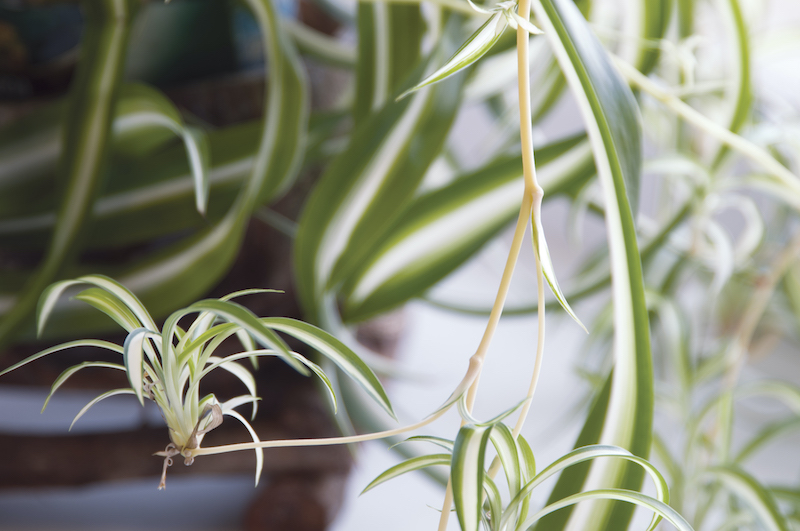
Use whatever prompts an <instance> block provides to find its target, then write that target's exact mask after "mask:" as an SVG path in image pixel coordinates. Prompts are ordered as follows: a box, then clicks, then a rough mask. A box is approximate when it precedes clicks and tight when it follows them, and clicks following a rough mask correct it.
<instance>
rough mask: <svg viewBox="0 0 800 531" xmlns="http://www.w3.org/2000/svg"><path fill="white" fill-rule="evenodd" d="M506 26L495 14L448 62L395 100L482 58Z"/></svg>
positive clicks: (498, 15) (502, 19)
mask: <svg viewBox="0 0 800 531" xmlns="http://www.w3.org/2000/svg"><path fill="white" fill-rule="evenodd" d="M506 26H508V23H507V22H506V18H505V16H504V15H503V13H500V12H498V13H495V14H493V15H492V16H491V17H489V19H488V20H487V21H486V22H484V23H483V25H482V26H481V27H480V28H478V30H477V31H476V32H475V33H473V34H472V35H471V36H470V37H469V38H468V39H467V40H466V42H464V44H462V45H461V48H459V49H458V50H457V51H456V53H455V54H453V56H452V57H451V58H450V59H448V61H447V62H446V63H445V64H444V66H442V67H441V68H439V69H438V70H436V71H435V72H433V73H432V74H430V75H429V76H428V77H426V78H425V79H423V80H422V81H420V82H419V83H417V84H416V85H414V86H413V87H412V88H410V89H408V90H406V91H405V92H403V93H402V94H400V96H398V97H397V99H398V100H399V99H402V98H405V97H406V96H408V95H409V94H411V93H412V92H415V91H417V90H419V89H421V88H423V87H426V86H428V85H432V84H433V83H437V82H439V81H442V80H444V79H446V78H448V77H450V76H452V75H453V74H456V73H458V72H460V71H461V70H463V69H464V68H467V67H468V66H470V65H471V64H473V63H474V62H475V61H477V60H478V59H480V58H481V57H483V56H484V55H485V54H486V52H488V51H489V49H490V48H491V47H492V46H494V44H495V43H496V42H497V41H498V40H500V37H501V36H502V35H503V32H504V31H505V29H506Z"/></svg>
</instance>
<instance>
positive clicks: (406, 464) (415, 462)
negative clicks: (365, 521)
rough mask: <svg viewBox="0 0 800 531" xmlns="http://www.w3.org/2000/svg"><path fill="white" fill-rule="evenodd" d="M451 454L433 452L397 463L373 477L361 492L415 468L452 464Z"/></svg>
mask: <svg viewBox="0 0 800 531" xmlns="http://www.w3.org/2000/svg"><path fill="white" fill-rule="evenodd" d="M450 459H451V456H450V454H431V455H422V456H419V457H412V458H411V459H407V460H405V461H403V462H402V463H400V464H399V465H395V466H393V467H391V468H389V469H388V470H386V471H384V472H383V473H382V474H381V475H379V476H378V477H376V478H375V479H373V480H372V481H371V482H370V484H369V485H367V486H366V487H364V490H362V491H361V494H364V493H365V492H367V491H368V490H371V489H373V488H374V487H377V486H378V485H380V484H381V483H385V482H386V481H388V480H390V479H392V478H396V477H397V476H400V475H403V474H405V473H407V472H413V471H414V470H420V469H422V468H427V467H429V466H436V465H444V466H448V465H450Z"/></svg>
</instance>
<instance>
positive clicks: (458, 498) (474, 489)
mask: <svg viewBox="0 0 800 531" xmlns="http://www.w3.org/2000/svg"><path fill="white" fill-rule="evenodd" d="M491 431H492V427H491V426H488V427H477V426H470V425H467V426H462V428H461V429H460V430H459V431H458V436H456V441H455V446H454V448H453V461H452V464H451V465H450V477H451V479H452V485H453V501H454V502H455V506H456V514H457V515H458V522H459V523H460V524H461V529H462V531H477V529H478V523H479V522H480V520H481V514H482V512H483V509H482V508H483V496H482V492H483V484H484V481H483V480H484V477H485V471H484V469H483V463H484V459H485V457H486V445H487V444H488V443H489V436H490V435H491Z"/></svg>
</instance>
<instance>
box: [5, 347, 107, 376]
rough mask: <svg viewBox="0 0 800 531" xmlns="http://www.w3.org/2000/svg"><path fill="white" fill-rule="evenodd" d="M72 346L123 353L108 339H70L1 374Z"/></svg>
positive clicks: (30, 357)
mask: <svg viewBox="0 0 800 531" xmlns="http://www.w3.org/2000/svg"><path fill="white" fill-rule="evenodd" d="M72 347H99V348H105V349H108V350H111V351H114V352H118V353H120V354H122V352H123V349H122V347H121V346H119V345H117V344H116V343H109V342H108V341H102V340H100V339H78V340H76V341H68V342H66V343H61V344H60V345H56V346H55V347H50V348H48V349H45V350H42V351H39V352H37V353H36V354H34V355H32V356H28V357H27V358H25V359H24V360H22V361H20V362H17V363H15V364H14V365H12V366H11V367H8V368H7V369H4V370H3V371H0V376H3V375H5V374H8V373H10V372H11V371H13V370H16V369H19V368H20V367H22V366H23V365H27V364H28V363H31V362H33V361H36V360H38V359H39V358H43V357H45V356H48V355H50V354H53V353H54V352H60V351H62V350H65V349H68V348H72Z"/></svg>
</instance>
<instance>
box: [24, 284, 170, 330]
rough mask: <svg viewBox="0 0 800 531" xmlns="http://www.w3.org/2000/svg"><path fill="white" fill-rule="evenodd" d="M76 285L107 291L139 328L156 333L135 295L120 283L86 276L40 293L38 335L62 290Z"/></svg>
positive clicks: (53, 285) (151, 320) (151, 319)
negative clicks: (126, 310)
mask: <svg viewBox="0 0 800 531" xmlns="http://www.w3.org/2000/svg"><path fill="white" fill-rule="evenodd" d="M77 284H90V285H93V286H96V287H98V288H101V289H103V290H105V291H107V292H108V293H110V294H111V295H113V296H114V297H116V298H117V299H118V300H119V301H120V302H122V304H123V305H124V306H126V307H127V308H128V309H129V310H130V311H131V312H132V313H133V315H135V316H136V319H138V320H139V324H140V325H141V326H143V327H144V328H147V329H148V330H152V331H154V332H157V331H158V327H157V326H156V324H155V322H154V321H153V318H152V317H150V314H149V313H148V311H147V309H146V308H145V307H144V305H143V304H142V303H141V301H140V300H139V299H138V298H137V297H136V295H134V294H133V292H131V291H130V290H129V289H127V288H126V287H125V286H124V285H123V284H122V283H120V282H117V281H116V280H114V279H111V278H109V277H106V276H103V275H86V276H83V277H80V278H77V279H75V280H62V281H61V282H56V283H55V284H52V285H51V286H49V287H48V288H47V289H46V290H45V291H44V293H42V296H41V297H40V299H39V306H38V308H37V325H38V331H39V333H40V334H41V332H42V330H43V329H44V325H45V323H46V322H47V319H48V317H49V316H50V313H51V312H52V311H53V308H54V307H55V304H56V301H57V300H58V298H59V297H60V296H61V294H62V293H64V290H66V289H67V288H69V287H70V286H74V285H77ZM108 304H110V302H108ZM114 306H116V305H111V306H110V308H111V309H113V307H114ZM120 311H121V310H120ZM112 317H113V316H112ZM117 317H118V318H120V319H127V318H128V316H127V315H126V314H125V313H119V314H118V315H117ZM115 320H116V319H115ZM118 322H119V321H118Z"/></svg>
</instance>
